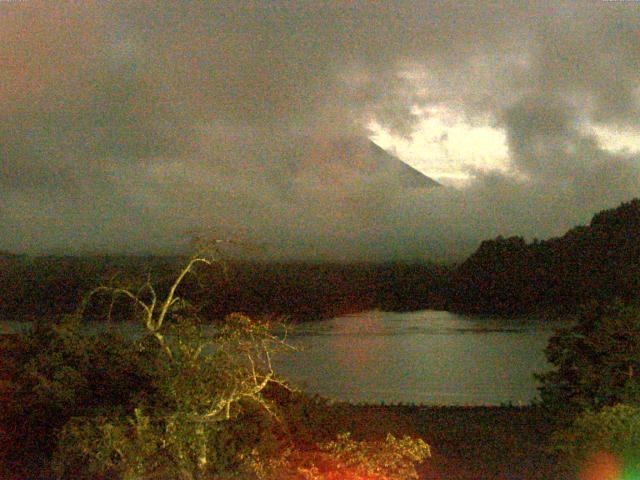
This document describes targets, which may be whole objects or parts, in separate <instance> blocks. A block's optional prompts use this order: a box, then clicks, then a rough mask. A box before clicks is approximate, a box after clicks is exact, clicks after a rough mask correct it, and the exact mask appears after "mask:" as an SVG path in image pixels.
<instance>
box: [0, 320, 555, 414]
mask: <svg viewBox="0 0 640 480" xmlns="http://www.w3.org/2000/svg"><path fill="white" fill-rule="evenodd" d="M565 325H566V324H565ZM565 325H560V324H558V323H554V324H550V323H547V322H542V321H539V320H538V321H536V320H526V321H525V320H510V319H496V318H480V317H468V316H464V315H456V314H453V313H449V312H442V311H434V310H424V311H418V312H409V313H392V312H380V311H371V312H364V313H359V314H356V315H348V316H344V317H339V318H334V319H331V320H325V321H318V322H310V323H303V324H299V325H297V326H296V327H295V329H294V330H293V331H292V332H291V333H290V335H289V343H291V344H292V345H294V346H295V347H297V349H298V350H297V351H295V352H284V353H279V354H278V356H276V358H275V361H274V363H275V365H276V370H277V371H278V372H279V373H280V374H281V375H282V376H284V377H285V378H288V379H290V380H291V381H292V382H293V383H294V384H295V385H297V386H298V387H300V388H301V389H303V390H305V391H308V392H310V393H319V394H322V395H324V396H327V397H329V398H331V399H333V400H346V401H352V402H370V403H380V402H385V403H398V402H404V403H416V404H443V405H497V404H500V403H513V404H519V403H529V402H530V401H531V400H532V399H533V398H535V397H536V395H537V390H536V387H537V384H536V382H535V380H534V378H533V373H534V372H542V371H545V370H548V369H549V368H550V366H549V365H548V364H547V362H546V359H545V357H544V348H545V347H546V345H547V342H548V340H549V337H550V336H551V335H552V334H553V332H554V329H555V328H558V327H560V326H565ZM25 326H26V325H25V324H20V323H15V322H0V332H3V331H4V332H9V331H16V330H17V329H19V328H24V327H25ZM126 328H127V330H128V331H129V332H130V333H131V334H135V332H136V331H138V332H139V331H141V330H142V329H141V327H140V326H137V325H136V326H131V325H129V326H128V327H126Z"/></svg>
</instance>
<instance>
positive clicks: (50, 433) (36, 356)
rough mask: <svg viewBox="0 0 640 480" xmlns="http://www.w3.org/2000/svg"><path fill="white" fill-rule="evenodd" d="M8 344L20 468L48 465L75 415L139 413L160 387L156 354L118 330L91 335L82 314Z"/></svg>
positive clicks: (8, 452) (8, 400)
mask: <svg viewBox="0 0 640 480" xmlns="http://www.w3.org/2000/svg"><path fill="white" fill-rule="evenodd" d="M0 342H1V344H0V352H2V361H3V369H4V371H5V372H6V380H5V382H4V383H3V387H2V392H1V395H0V401H1V402H2V403H1V405H0V425H2V426H3V429H4V430H6V431H9V432H12V434H11V439H10V442H7V443H8V445H7V446H6V447H5V448H3V449H2V456H3V457H4V458H3V461H4V462H5V463H11V464H14V465H15V468H16V469H20V468H24V469H26V472H27V471H28V472H36V471H37V470H39V469H41V468H43V467H44V466H45V464H46V462H47V460H48V457H49V456H50V454H51V451H52V445H53V443H54V442H53V439H54V438H55V435H56V433H57V432H58V431H59V429H60V428H61V427H62V426H63V425H64V424H65V423H66V422H67V421H69V420H70V419H71V418H72V417H74V416H78V415H85V414H88V413H89V412H99V411H103V410H112V409H114V408H117V409H122V410H124V411H132V410H133V408H134V405H135V404H136V402H137V401H138V400H139V398H141V397H142V396H145V395H150V394H152V392H153V390H154V388H153V385H152V382H151V380H152V375H151V370H152V368H153V363H154V362H153V353H152V352H142V351H140V350H138V349H135V348H134V346H133V345H132V344H131V343H130V342H128V341H127V340H125V339H124V338H123V337H122V336H121V335H119V334H117V333H115V332H105V333H101V334H97V335H87V334H86V332H84V328H83V326H82V324H81V323H80V320H79V319H78V318H77V317H73V316H70V317H63V318H60V319H57V320H51V321H45V320H40V321H36V322H35V323H34V324H33V327H32V328H31V329H30V330H29V331H27V332H25V333H22V334H19V335H16V336H11V337H3V338H2V339H1V340H0ZM26 474H27V473H25V475H26ZM32 474H33V475H35V473H29V475H32Z"/></svg>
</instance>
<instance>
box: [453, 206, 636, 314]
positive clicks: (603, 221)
mask: <svg viewBox="0 0 640 480" xmlns="http://www.w3.org/2000/svg"><path fill="white" fill-rule="evenodd" d="M639 292H640V200H638V199H634V200H632V201H630V202H628V203H623V204H622V205H620V206H619V207H617V208H614V209H611V210H604V211H602V212H599V213H597V214H596V215H595V216H594V217H593V219H592V220H591V223H590V224H589V225H588V226H579V227H576V228H573V229H572V230H570V231H569V232H567V233H566V234H565V235H564V236H562V237H559V238H552V239H550V240H545V241H534V242H532V243H527V242H525V241H524V239H523V238H521V237H511V238H502V237H498V238H496V239H495V240H488V241H485V242H482V244H481V245H480V247H479V248H478V250H477V251H476V252H475V253H474V254H473V255H471V256H470V257H469V258H468V259H467V260H466V261H464V262H463V263H462V264H461V265H459V267H458V268H457V269H455V270H454V271H453V272H452V274H451V277H450V283H449V293H448V295H447V296H448V297H449V300H448V302H447V304H448V307H449V308H451V309H453V310H457V311H464V312H472V313H486V314H498V315H500V314H503V315H514V314H517V315H521V314H528V313H535V312H540V311H549V310H553V311H555V312H557V313H565V312H573V311H575V310H576V308H577V307H578V306H579V305H580V304H584V303H587V302H589V301H592V300H594V301H597V302H602V303H610V302H611V301H612V300H613V299H615V298H618V299H620V300H622V301H624V302H628V301H631V300H633V299H635V298H638V294H639Z"/></svg>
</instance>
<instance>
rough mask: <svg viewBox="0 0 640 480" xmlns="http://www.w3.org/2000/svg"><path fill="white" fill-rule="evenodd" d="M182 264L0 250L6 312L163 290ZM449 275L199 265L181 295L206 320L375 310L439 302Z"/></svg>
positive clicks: (36, 312) (121, 306) (59, 308)
mask: <svg viewBox="0 0 640 480" xmlns="http://www.w3.org/2000/svg"><path fill="white" fill-rule="evenodd" d="M183 263H184V258H181V257H158V256H105V255H100V256H82V257H74V256H43V257H27V256H16V255H9V254H5V255H2V256H0V264H1V265H0V266H1V270H0V288H1V289H2V291H3V299H2V304H1V307H0V318H7V319H29V318H32V317H34V316H35V317H38V316H40V317H41V316H46V315H58V314H64V313H70V312H72V311H74V309H76V308H77V307H78V305H79V304H80V303H81V301H82V299H83V296H84V295H86V294H87V292H89V291H90V290H91V289H93V288H94V287H96V286H97V285H100V284H115V283H117V284H124V285H127V286H134V285H136V284H138V285H139V284H140V282H141V281H143V280H144V279H145V278H146V276H147V275H150V278H151V279H152V280H153V281H154V282H155V284H156V285H160V289H161V290H162V289H163V288H168V286H169V282H170V280H171V279H172V278H174V275H175V272H176V271H177V269H178V267H179V266H182V265H183ZM223 267H224V268H223ZM446 274H447V271H446V269H445V268H443V267H439V266H435V265H429V264H405V263H386V264H367V263H353V264H337V263H335V264H334V263H319V264H313V263H255V262H226V263H225V264H224V265H223V264H214V265H213V266H212V267H211V268H202V267H201V268H199V269H198V272H197V275H194V276H191V277H189V278H187V279H186V280H185V282H184V283H183V285H182V286H181V289H180V290H181V291H180V293H181V294H182V295H183V296H185V297H186V298H188V299H190V300H193V302H194V303H197V304H198V305H200V306H201V309H202V312H201V313H202V314H203V316H204V317H205V318H208V319H215V318H221V317H223V316H224V315H226V314H228V313H231V312H242V313H245V314H249V315H255V316H278V317H280V316H285V317H289V318H290V319H292V320H295V321H302V320H313V319H318V318H327V317H332V316H336V315H341V314H347V313H354V312H358V311H363V310H370V309H381V310H390V311H403V310H404V311H408V310H418V309H422V308H438V307H439V306H440V305H442V303H443V301H442V298H441V295H440V294H439V293H440V291H441V290H442V286H443V285H444V284H445V278H446ZM108 301H110V300H108V299H106V298H102V299H100V298H99V297H97V298H95V299H94V301H93V302H92V304H93V305H90V308H89V310H88V311H89V312H99V311H101V312H105V311H106V310H108V309H105V308H98V307H99V304H100V303H102V304H103V305H102V307H104V304H105V303H106V302H108ZM126 304H127V302H126V301H125V300H124V299H122V301H120V302H117V303H116V305H115V308H114V310H113V312H114V315H113V316H114V317H115V318H116V319H117V318H118V317H123V318H126V317H127V315H128V314H129V313H130V312H129V311H128V310H127V307H126Z"/></svg>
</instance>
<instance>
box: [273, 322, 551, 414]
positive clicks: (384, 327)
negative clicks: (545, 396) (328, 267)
mask: <svg viewBox="0 0 640 480" xmlns="http://www.w3.org/2000/svg"><path fill="white" fill-rule="evenodd" d="M557 326H558V325H557V324H556V325H554V326H553V327H552V326H550V325H549V324H545V323H543V322H540V321H521V320H508V319H495V318H475V317H465V316H461V315H455V314H451V313H448V312H439V311H429V310H426V311H420V312H410V313H388V312H366V313H362V314H358V315H351V316H346V317H340V318H335V319H332V320H327V321H324V322H317V323H310V324H303V325H300V326H298V327H297V328H296V330H295V332H294V333H293V335H292V336H291V337H290V338H291V343H293V344H294V345H295V346H297V347H298V348H299V349H300V351H299V352H296V353H289V354H286V355H282V356H281V357H280V359H279V361H277V365H278V367H279V370H280V371H281V372H282V373H283V374H284V375H285V376H287V377H288V378H291V379H293V380H294V381H295V382H296V383H297V384H298V385H300V386H301V387H302V388H303V389H304V390H308V391H310V392H314V393H321V394H324V395H327V396H329V397H331V398H335V399H339V400H350V401H358V402H360V401H364V402H381V401H384V402H387V403H391V402H393V403H395V402H405V403H412V402H415V403H430V404H463V405H465V404H473V405H482V404H500V403H508V402H512V403H528V402H530V401H531V399H533V398H534V397H535V396H536V394H537V390H536V383H535V380H534V379H533V376H532V375H533V373H534V372H540V371H544V370H546V369H548V365H547V363H546V360H545V357H544V353H543V350H544V348H545V346H546V345H547V341H548V339H549V336H550V335H551V334H552V333H553V329H554V328H556V327H557Z"/></svg>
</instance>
